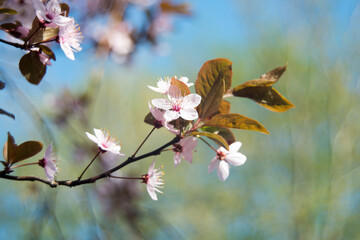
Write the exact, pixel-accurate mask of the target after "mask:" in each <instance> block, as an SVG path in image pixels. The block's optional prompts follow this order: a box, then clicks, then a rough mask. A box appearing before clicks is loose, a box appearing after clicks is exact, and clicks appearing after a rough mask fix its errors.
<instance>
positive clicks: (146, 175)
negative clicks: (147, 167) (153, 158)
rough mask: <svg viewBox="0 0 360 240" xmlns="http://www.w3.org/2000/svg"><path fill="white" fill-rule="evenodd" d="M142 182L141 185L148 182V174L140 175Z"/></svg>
mask: <svg viewBox="0 0 360 240" xmlns="http://www.w3.org/2000/svg"><path fill="white" fill-rule="evenodd" d="M142 180H143V181H142V182H143V183H147V182H148V181H149V174H144V175H142Z"/></svg>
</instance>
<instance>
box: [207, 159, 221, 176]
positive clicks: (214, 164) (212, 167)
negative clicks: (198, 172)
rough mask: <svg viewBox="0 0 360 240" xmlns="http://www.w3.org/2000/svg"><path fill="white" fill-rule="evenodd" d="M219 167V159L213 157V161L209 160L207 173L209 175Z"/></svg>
mask: <svg viewBox="0 0 360 240" xmlns="http://www.w3.org/2000/svg"><path fill="white" fill-rule="evenodd" d="M218 166H219V159H217V157H214V158H213V160H211V162H210V164H209V166H208V172H209V173H211V172H212V171H214V170H215V169H216V168H218Z"/></svg>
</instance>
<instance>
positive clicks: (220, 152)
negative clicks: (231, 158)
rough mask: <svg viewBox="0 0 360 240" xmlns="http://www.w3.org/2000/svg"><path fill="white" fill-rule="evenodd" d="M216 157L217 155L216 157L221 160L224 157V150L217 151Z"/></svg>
mask: <svg viewBox="0 0 360 240" xmlns="http://www.w3.org/2000/svg"><path fill="white" fill-rule="evenodd" d="M216 157H217V159H219V160H220V161H221V160H224V159H225V157H226V154H225V153H224V152H222V151H217V153H216Z"/></svg>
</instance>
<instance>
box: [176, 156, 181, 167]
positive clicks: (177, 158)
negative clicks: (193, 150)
mask: <svg viewBox="0 0 360 240" xmlns="http://www.w3.org/2000/svg"><path fill="white" fill-rule="evenodd" d="M180 162H181V157H180V153H175V155H174V165H175V166H177V165H179V163H180Z"/></svg>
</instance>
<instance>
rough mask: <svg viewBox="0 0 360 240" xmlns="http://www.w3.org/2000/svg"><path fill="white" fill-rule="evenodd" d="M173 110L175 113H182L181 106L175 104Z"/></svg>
mask: <svg viewBox="0 0 360 240" xmlns="http://www.w3.org/2000/svg"><path fill="white" fill-rule="evenodd" d="M172 110H173V111H175V112H180V110H181V106H180V105H179V104H174V105H173V106H172Z"/></svg>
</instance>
